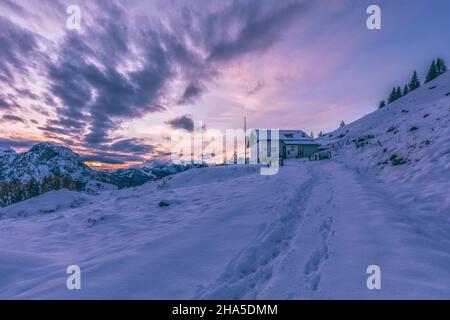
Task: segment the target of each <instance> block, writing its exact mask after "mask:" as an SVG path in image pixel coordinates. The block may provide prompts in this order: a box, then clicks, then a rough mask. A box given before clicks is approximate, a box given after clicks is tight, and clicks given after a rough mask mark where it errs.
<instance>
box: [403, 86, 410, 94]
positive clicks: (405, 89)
mask: <svg viewBox="0 0 450 320" xmlns="http://www.w3.org/2000/svg"><path fill="white" fill-rule="evenodd" d="M408 93H409V86H408V85H407V84H405V87H404V88H403V95H404V96H406V95H407V94H408Z"/></svg>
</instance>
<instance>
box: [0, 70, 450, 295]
mask: <svg viewBox="0 0 450 320" xmlns="http://www.w3.org/2000/svg"><path fill="white" fill-rule="evenodd" d="M431 87H434V88H433V89H431ZM447 91H450V74H449V73H447V74H444V75H443V76H441V77H439V78H438V79H436V80H434V81H432V82H430V83H429V84H427V85H426V86H423V87H422V88H420V89H418V90H417V91H414V92H412V93H411V94H409V95H408V96H406V97H404V98H402V99H400V100H398V101H397V102H395V103H393V104H391V105H389V106H387V107H386V108H385V109H382V110H379V111H376V112H374V113H372V114H369V115H367V116H366V117H364V118H362V119H360V120H358V121H356V122H354V123H352V124H349V125H346V126H345V127H343V128H340V129H338V130H337V131H335V132H332V133H330V134H331V136H330V134H326V135H325V136H324V137H322V138H321V139H320V142H321V143H322V144H323V146H324V147H325V148H327V149H328V150H330V151H331V152H332V154H333V158H332V159H331V160H323V161H311V162H310V161H306V160H303V159H300V160H288V161H285V166H283V167H281V168H280V170H279V172H278V174H276V175H273V176H262V175H260V170H259V169H260V168H259V167H258V166H253V165H228V166H215V167H208V168H194V169H191V170H188V171H185V172H182V173H178V174H175V175H172V176H168V177H165V178H163V179H161V180H157V181H151V182H148V183H146V184H145V185H143V186H140V187H135V188H131V189H121V190H113V189H114V188H111V189H109V188H100V189H98V190H96V192H93V193H92V194H87V193H77V192H70V191H67V190H60V191H57V192H51V193H48V194H45V195H42V196H39V197H35V198H32V199H29V200H27V201H24V202H22V203H18V204H15V205H12V206H9V207H5V208H2V209H0V298H6V299H12V298H18V299H78V298H84V299H117V298H123V299H190V298H195V299H219V298H220V299H222V298H224V299H244V298H247V299H347V298H352V299H353V298H354V299H394V298H395V299H407V298H411V299H432V298H435V299H449V298H450V268H449V266H450V250H449V249H448V248H449V247H450V216H449V212H450V201H449V197H448V190H450V185H449V181H450V170H449V169H450V167H449V163H450V159H449V156H450V152H449V151H450V145H449V142H448V136H449V133H450V132H449V121H450V109H449V108H450V97H449V96H450V95H449V96H446V93H447ZM403 110H406V111H404V112H402V111H403ZM425 114H429V115H428V116H427V117H424V115H425ZM413 126H416V127H417V128H418V130H413V131H411V128H412V127H413ZM391 127H395V129H394V130H389V129H390V128H391ZM394 131H397V132H396V133H394ZM426 140H428V141H429V143H423V141H426ZM394 154H396V155H397V157H396V158H392V156H393V155H394ZM401 158H403V159H404V160H405V161H404V162H405V163H396V161H395V159H397V160H398V159H401ZM391 159H393V160H391ZM386 160H387V161H386ZM400 162H402V161H400ZM394 164H397V165H394ZM73 264H76V265H78V266H80V268H81V270H82V289H81V290H68V289H66V287H65V281H66V277H67V274H66V273H65V271H66V268H67V266H69V265H73ZM370 265H378V266H379V267H380V268H381V289H380V290H369V289H368V288H367V286H366V280H367V278H368V276H369V275H368V274H367V273H366V270H367V267H368V266H370Z"/></svg>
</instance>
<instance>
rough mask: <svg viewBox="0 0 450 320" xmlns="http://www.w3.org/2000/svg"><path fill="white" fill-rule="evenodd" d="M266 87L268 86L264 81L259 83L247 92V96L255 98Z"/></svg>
mask: <svg viewBox="0 0 450 320" xmlns="http://www.w3.org/2000/svg"><path fill="white" fill-rule="evenodd" d="M265 86H266V84H265V83H264V82H263V81H258V83H256V85H255V86H253V87H251V88H250V89H249V90H247V92H246V95H247V96H253V95H255V94H257V93H258V92H260V91H261V90H262V89H264V87H265Z"/></svg>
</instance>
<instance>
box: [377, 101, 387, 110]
mask: <svg viewBox="0 0 450 320" xmlns="http://www.w3.org/2000/svg"><path fill="white" fill-rule="evenodd" d="M385 106H386V102H385V101H384V100H381V101H380V103H379V104H378V109H381V108H384V107H385Z"/></svg>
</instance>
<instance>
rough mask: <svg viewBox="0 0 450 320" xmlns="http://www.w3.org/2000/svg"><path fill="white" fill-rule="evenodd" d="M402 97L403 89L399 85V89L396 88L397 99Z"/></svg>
mask: <svg viewBox="0 0 450 320" xmlns="http://www.w3.org/2000/svg"><path fill="white" fill-rule="evenodd" d="M401 97H402V89H400V86H398V87H397V90H395V100H397V99H400V98H401Z"/></svg>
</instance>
